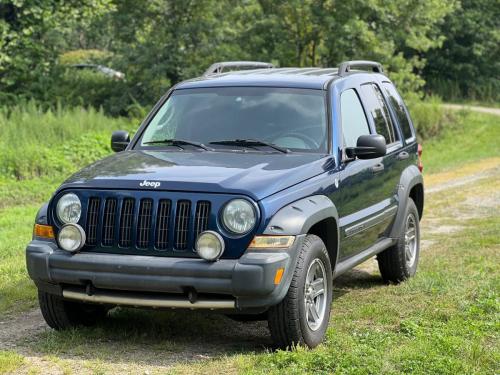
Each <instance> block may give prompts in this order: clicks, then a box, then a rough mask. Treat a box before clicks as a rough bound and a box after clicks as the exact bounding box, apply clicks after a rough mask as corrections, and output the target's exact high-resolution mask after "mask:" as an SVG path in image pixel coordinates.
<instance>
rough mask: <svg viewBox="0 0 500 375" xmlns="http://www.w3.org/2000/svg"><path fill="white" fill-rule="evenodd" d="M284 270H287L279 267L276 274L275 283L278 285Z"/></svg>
mask: <svg viewBox="0 0 500 375" xmlns="http://www.w3.org/2000/svg"><path fill="white" fill-rule="evenodd" d="M284 272H285V269H284V268H278V269H277V270H276V274H275V275H274V285H278V284H279V283H280V282H281V279H282V278H283V273H284Z"/></svg>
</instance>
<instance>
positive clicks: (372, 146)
mask: <svg viewBox="0 0 500 375" xmlns="http://www.w3.org/2000/svg"><path fill="white" fill-rule="evenodd" d="M386 152H387V146H386V144H385V138H384V136H383V135H380V134H367V135H361V136H359V138H358V140H357V141H356V147H348V148H346V154H347V157H349V158H351V159H354V158H356V157H357V158H358V159H375V158H378V157H381V156H384V155H385V154H386Z"/></svg>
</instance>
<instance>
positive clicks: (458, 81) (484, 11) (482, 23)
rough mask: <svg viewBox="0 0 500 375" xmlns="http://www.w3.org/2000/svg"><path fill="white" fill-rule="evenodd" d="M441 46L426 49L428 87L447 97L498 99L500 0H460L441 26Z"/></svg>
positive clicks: (499, 91)
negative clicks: (442, 38) (427, 50)
mask: <svg viewBox="0 0 500 375" xmlns="http://www.w3.org/2000/svg"><path fill="white" fill-rule="evenodd" d="M441 30H442V34H443V35H444V36H445V37H446V39H445V41H444V44H443V46H442V48H440V49H435V50H430V51H429V52H428V55H427V59H428V64H427V66H426V68H425V70H424V73H425V76H426V77H427V81H428V89H429V91H431V92H434V93H437V94H439V95H441V96H443V97H446V98H448V99H452V100H456V99H463V98H469V99H476V100H491V101H496V102H498V101H499V100H500V2H498V1H491V0H462V1H461V4H460V6H459V7H458V8H457V9H456V10H455V11H454V12H453V13H451V14H449V15H448V16H447V17H446V19H445V22H444V23H443V24H442V26H441Z"/></svg>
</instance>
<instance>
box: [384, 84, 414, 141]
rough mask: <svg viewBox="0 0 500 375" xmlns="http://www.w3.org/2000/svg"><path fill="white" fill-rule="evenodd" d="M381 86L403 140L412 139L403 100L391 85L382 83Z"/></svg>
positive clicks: (412, 132)
mask: <svg viewBox="0 0 500 375" xmlns="http://www.w3.org/2000/svg"><path fill="white" fill-rule="evenodd" d="M382 85H383V87H384V90H385V92H386V93H387V96H388V98H389V104H390V106H391V107H392V109H393V110H394V113H395V114H396V118H397V119H398V123H399V126H400V127H401V131H402V132H403V136H404V138H405V139H406V140H408V139H411V138H413V137H414V136H415V134H414V131H413V128H412V126H411V124H410V119H409V116H408V112H407V110H406V106H405V104H404V101H403V98H401V95H399V93H398V91H397V90H396V88H395V87H394V85H393V84H392V83H390V82H383V83H382Z"/></svg>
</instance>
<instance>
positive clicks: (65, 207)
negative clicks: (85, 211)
mask: <svg viewBox="0 0 500 375" xmlns="http://www.w3.org/2000/svg"><path fill="white" fill-rule="evenodd" d="M56 212H57V217H58V218H59V220H61V221H62V222H63V223H65V224H67V223H77V222H78V220H80V215H81V214H82V204H81V202H80V199H79V198H78V197H77V196H76V195H75V194H72V193H70V194H65V195H63V196H62V197H61V198H60V199H59V202H57V208H56Z"/></svg>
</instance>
